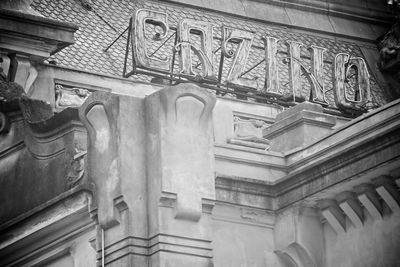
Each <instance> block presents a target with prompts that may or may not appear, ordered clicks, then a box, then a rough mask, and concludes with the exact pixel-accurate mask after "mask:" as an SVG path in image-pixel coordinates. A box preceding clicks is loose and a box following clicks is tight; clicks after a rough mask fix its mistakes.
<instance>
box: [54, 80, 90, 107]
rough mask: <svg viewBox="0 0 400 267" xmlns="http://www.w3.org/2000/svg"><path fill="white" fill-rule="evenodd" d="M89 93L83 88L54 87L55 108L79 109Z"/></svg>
mask: <svg viewBox="0 0 400 267" xmlns="http://www.w3.org/2000/svg"><path fill="white" fill-rule="evenodd" d="M90 94H91V92H90V91H89V90H87V89H83V88H64V87H63V86H62V85H60V84H57V85H56V108H67V107H80V106H82V104H83V102H85V100H86V99H87V98H88V97H89V95H90Z"/></svg>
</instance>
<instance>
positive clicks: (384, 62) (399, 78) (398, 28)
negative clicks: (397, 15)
mask: <svg viewBox="0 0 400 267" xmlns="http://www.w3.org/2000/svg"><path fill="white" fill-rule="evenodd" d="M378 48H379V61H378V67H379V69H380V70H381V72H382V74H383V75H384V76H385V78H386V80H387V82H388V83H389V85H390V89H391V92H390V93H391V94H392V97H394V98H399V97H400V19H397V22H396V23H395V24H394V25H393V27H392V28H391V29H390V30H389V31H388V32H387V33H386V34H385V35H384V36H383V37H381V38H380V40H379V43H378Z"/></svg>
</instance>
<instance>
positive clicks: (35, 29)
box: [0, 9, 78, 61]
mask: <svg viewBox="0 0 400 267" xmlns="http://www.w3.org/2000/svg"><path fill="white" fill-rule="evenodd" d="M0 30H1V34H0V36H1V38H2V40H1V43H0V47H1V48H4V49H6V50H8V51H10V52H17V53H23V54H28V55H30V56H31V58H32V59H33V60H34V61H41V60H42V59H44V58H46V57H49V56H50V55H52V54H54V53H56V52H58V51H60V50H61V49H63V48H64V47H66V46H68V45H71V44H73V43H74V33H75V31H77V30H78V27H77V26H76V25H74V24H72V23H65V22H60V21H57V20H52V19H48V18H44V17H40V16H35V15H32V14H26V13H21V12H16V11H11V10H5V9H0Z"/></svg>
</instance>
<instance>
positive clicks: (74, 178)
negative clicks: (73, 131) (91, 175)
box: [67, 150, 87, 189]
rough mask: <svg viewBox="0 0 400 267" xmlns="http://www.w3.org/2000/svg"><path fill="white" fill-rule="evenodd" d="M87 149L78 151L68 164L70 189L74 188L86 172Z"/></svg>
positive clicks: (68, 185)
mask: <svg viewBox="0 0 400 267" xmlns="http://www.w3.org/2000/svg"><path fill="white" fill-rule="evenodd" d="M86 154H87V151H86V150H84V151H76V154H75V155H74V156H73V158H72V160H71V162H70V165H69V166H68V174H67V187H68V189H71V188H73V187H74V186H76V185H77V184H78V183H80V181H81V180H82V178H83V175H84V173H85V156H86Z"/></svg>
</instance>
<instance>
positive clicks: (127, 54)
mask: <svg viewBox="0 0 400 267" xmlns="http://www.w3.org/2000/svg"><path fill="white" fill-rule="evenodd" d="M128 28H129V31H128V40H127V41H126V49H125V60H124V70H123V71H122V76H123V77H124V78H126V64H127V61H128V56H129V45H130V41H131V31H132V19H131V20H130V21H129V26H128ZM132 58H133V54H132Z"/></svg>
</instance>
